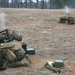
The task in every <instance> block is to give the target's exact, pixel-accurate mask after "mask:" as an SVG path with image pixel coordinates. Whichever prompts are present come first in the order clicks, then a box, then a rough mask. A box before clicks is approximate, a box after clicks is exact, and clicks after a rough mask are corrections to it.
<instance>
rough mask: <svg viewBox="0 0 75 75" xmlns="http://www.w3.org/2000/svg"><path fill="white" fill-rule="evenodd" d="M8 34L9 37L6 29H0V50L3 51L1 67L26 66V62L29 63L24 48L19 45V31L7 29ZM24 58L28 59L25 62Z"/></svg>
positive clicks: (20, 36) (20, 37)
mask: <svg viewBox="0 0 75 75" xmlns="http://www.w3.org/2000/svg"><path fill="white" fill-rule="evenodd" d="M8 35H9V36H10V37H9V38H8V37H7V33H6V30H4V31H3V30H1V31H0V50H1V51H3V54H2V56H3V59H2V60H3V67H17V66H24V65H25V66H26V64H27V63H28V62H29V63H31V61H30V59H29V57H28V56H27V55H26V52H25V50H24V49H23V48H22V47H21V43H20V41H21V40H22V38H23V37H22V35H21V33H16V32H14V31H10V30H8ZM9 39H10V40H9ZM15 40H16V41H15ZM26 60H27V61H28V62H27V63H26ZM0 64H1V63H0ZM0 67H1V66H0Z"/></svg>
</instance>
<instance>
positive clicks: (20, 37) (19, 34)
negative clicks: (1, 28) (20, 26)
mask: <svg viewBox="0 0 75 75" xmlns="http://www.w3.org/2000/svg"><path fill="white" fill-rule="evenodd" d="M14 39H15V40H17V41H22V39H23V36H22V34H21V33H16V34H15V36H14Z"/></svg>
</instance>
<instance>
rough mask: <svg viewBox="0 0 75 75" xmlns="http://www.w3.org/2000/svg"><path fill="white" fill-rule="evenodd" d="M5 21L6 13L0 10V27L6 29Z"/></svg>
mask: <svg viewBox="0 0 75 75" xmlns="http://www.w3.org/2000/svg"><path fill="white" fill-rule="evenodd" d="M5 21H6V14H5V13H2V12H0V28H2V29H6V25H5Z"/></svg>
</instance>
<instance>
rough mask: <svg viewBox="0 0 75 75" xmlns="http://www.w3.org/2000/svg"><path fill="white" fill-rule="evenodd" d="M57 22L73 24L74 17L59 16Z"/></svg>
mask: <svg viewBox="0 0 75 75" xmlns="http://www.w3.org/2000/svg"><path fill="white" fill-rule="evenodd" d="M59 23H68V24H75V18H74V17H70V16H69V17H67V16H64V17H61V18H60V21H59Z"/></svg>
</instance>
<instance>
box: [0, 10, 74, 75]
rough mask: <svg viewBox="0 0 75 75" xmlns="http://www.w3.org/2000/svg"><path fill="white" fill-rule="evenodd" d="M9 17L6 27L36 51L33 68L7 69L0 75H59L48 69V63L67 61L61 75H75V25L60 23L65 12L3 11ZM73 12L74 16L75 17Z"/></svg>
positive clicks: (32, 58) (32, 57)
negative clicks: (17, 33)
mask: <svg viewBox="0 0 75 75" xmlns="http://www.w3.org/2000/svg"><path fill="white" fill-rule="evenodd" d="M1 12H3V13H5V14H6V22H5V23H6V26H7V27H8V28H10V29H13V30H15V31H18V32H21V33H22V34H23V35H24V38H23V41H22V42H25V43H27V46H28V47H33V48H35V50H36V54H35V55H33V56H30V58H31V61H32V64H31V66H30V67H19V68H13V69H7V70H5V71H4V72H0V75H58V74H55V73H53V72H52V71H50V70H47V69H45V68H44V64H45V62H46V61H48V60H56V59H65V58H68V59H67V61H65V68H64V69H62V72H61V74H60V75H74V74H75V69H74V67H75V25H68V24H60V23H58V21H59V17H60V16H63V15H66V13H65V12H64V10H40V9H37V10H36V9H1ZM74 13H75V10H74V9H72V11H71V14H72V15H74Z"/></svg>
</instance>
